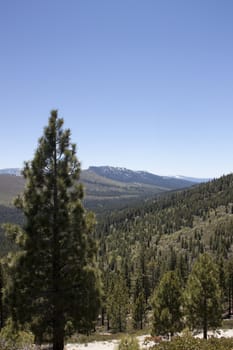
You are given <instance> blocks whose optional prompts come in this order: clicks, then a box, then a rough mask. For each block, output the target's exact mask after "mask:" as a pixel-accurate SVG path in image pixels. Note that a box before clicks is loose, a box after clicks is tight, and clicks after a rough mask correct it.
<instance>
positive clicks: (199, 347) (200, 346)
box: [152, 335, 233, 350]
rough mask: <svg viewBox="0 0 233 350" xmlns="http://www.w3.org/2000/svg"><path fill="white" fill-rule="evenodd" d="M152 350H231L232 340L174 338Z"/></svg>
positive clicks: (232, 346)
mask: <svg viewBox="0 0 233 350" xmlns="http://www.w3.org/2000/svg"><path fill="white" fill-rule="evenodd" d="M152 349H154V350H232V349H233V339H231V338H210V339H208V340H204V339H198V338H194V337H192V336H187V335H186V336H183V337H176V338H174V339H173V340H172V341H171V342H166V341H164V342H162V343H160V344H159V345H155V346H154V347H153V348H152Z"/></svg>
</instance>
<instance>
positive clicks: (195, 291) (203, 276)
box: [184, 253, 222, 339]
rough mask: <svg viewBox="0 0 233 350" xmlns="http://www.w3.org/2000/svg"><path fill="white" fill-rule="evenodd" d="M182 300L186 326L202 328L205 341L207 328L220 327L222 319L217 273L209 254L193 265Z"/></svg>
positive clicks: (203, 255)
mask: <svg viewBox="0 0 233 350" xmlns="http://www.w3.org/2000/svg"><path fill="white" fill-rule="evenodd" d="M184 299H185V310H186V317H187V321H188V324H189V325H190V326H191V328H196V329H198V328H202V330H203V338H204V339H207V332H208V328H216V327H218V326H220V325H221V319H222V293H221V289H220V286H219V272H218V267H217V265H216V264H215V262H214V261H213V259H212V257H211V256H210V255H209V254H207V253H205V254H202V255H200V256H199V258H198V259H197V260H196V262H195V264H194V265H193V269H192V271H191V273H190V275H189V277H188V281H187V285H186V289H185V293H184Z"/></svg>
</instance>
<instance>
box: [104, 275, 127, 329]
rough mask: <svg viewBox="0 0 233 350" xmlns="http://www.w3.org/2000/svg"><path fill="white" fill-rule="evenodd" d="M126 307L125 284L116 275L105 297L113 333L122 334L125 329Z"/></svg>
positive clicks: (120, 276) (122, 279)
mask: <svg viewBox="0 0 233 350" xmlns="http://www.w3.org/2000/svg"><path fill="white" fill-rule="evenodd" d="M128 306H129V294H128V289H127V286H126V282H125V280H124V278H123V276H122V275H121V274H119V273H116V274H115V275H114V276H113V278H112V281H111V286H110V288H109V293H108V296H107V315H108V317H109V319H110V323H111V327H112V328H113V329H114V330H115V331H119V332H123V331H124V330H125V329H126V318H127V313H128Z"/></svg>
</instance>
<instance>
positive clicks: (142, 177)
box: [88, 166, 195, 190]
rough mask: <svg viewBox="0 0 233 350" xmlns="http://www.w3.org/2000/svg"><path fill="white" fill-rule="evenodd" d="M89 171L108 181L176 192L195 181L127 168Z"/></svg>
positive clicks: (103, 168) (101, 167)
mask: <svg viewBox="0 0 233 350" xmlns="http://www.w3.org/2000/svg"><path fill="white" fill-rule="evenodd" d="M88 170H89V171H91V172H93V173H96V174H98V175H100V176H103V177H105V178H108V179H112V180H115V181H120V182H124V183H131V184H132V183H134V184H136V183H138V184H144V185H150V186H151V185H152V186H156V187H158V188H160V189H165V190H174V189H179V188H185V187H190V186H192V185H194V184H195V181H188V180H186V179H177V178H174V177H166V176H159V175H155V174H151V173H149V172H146V171H133V170H129V169H126V168H115V167H109V166H100V167H95V166H92V167H90V168H89V169H88Z"/></svg>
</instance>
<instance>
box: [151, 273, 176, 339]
mask: <svg viewBox="0 0 233 350" xmlns="http://www.w3.org/2000/svg"><path fill="white" fill-rule="evenodd" d="M181 303H182V284H181V281H180V279H179V276H178V274H177V272H176V271H168V272H166V273H165V274H164V275H163V277H162V279H161V281H160V283H159V286H158V287H157V289H156V290H155V293H154V296H153V301H152V308H153V329H152V333H153V334H156V335H161V334H162V335H169V334H170V335H171V336H173V335H174V333H175V332H179V331H180V330H181V329H182V313H181Z"/></svg>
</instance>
